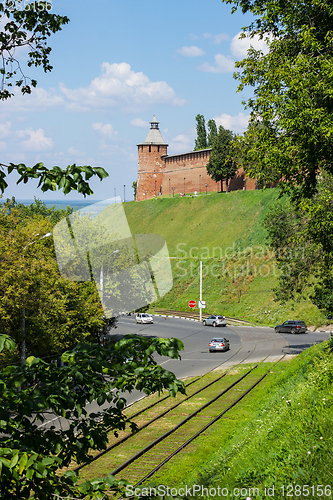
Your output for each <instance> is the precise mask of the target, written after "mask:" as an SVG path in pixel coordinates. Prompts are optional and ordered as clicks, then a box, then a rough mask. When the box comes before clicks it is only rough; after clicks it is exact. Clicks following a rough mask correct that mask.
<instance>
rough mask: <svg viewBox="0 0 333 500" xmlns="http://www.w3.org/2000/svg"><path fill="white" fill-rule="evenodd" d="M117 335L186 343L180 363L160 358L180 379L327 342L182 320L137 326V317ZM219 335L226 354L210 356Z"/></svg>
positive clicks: (123, 322) (158, 319)
mask: <svg viewBox="0 0 333 500" xmlns="http://www.w3.org/2000/svg"><path fill="white" fill-rule="evenodd" d="M115 333H117V334H119V335H125V334H128V333H137V334H138V335H145V336H146V335H147V336H156V337H167V338H170V337H176V338H178V339H180V340H182V342H183V343H184V350H183V351H182V352H181V358H182V359H181V360H180V361H177V360H170V359H166V358H159V359H157V358H156V359H157V360H158V362H159V363H160V364H162V366H163V367H164V368H166V369H168V370H170V371H173V372H174V373H175V374H176V375H177V377H178V378H185V377H191V376H196V375H203V374H204V373H207V372H208V371H210V370H213V369H214V368H218V367H226V366H230V365H232V364H236V363H238V362H240V361H241V360H243V362H245V363H251V362H258V361H262V360H263V359H266V360H267V361H274V360H277V359H279V357H280V356H281V354H287V355H295V354H299V353H300V352H302V351H303V350H304V349H306V348H308V347H310V346H311V345H313V344H315V343H318V342H322V341H323V340H327V339H328V333H326V332H323V333H319V332H317V333H311V332H309V333H306V334H297V335H291V334H279V333H275V331H274V328H268V327H252V326H231V325H227V326H226V327H216V328H213V327H211V326H203V325H202V324H201V323H199V322H198V321H194V320H186V319H182V318H170V317H162V316H154V324H146V325H140V324H138V325H137V324H136V323H135V316H134V315H132V316H123V317H120V318H119V321H118V327H117V329H116V330H115ZM216 336H221V337H226V338H227V339H229V341H230V350H229V351H227V352H216V353H209V350H208V344H209V341H210V340H211V339H212V338H213V337H216Z"/></svg>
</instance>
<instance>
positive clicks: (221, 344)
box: [209, 338, 230, 352]
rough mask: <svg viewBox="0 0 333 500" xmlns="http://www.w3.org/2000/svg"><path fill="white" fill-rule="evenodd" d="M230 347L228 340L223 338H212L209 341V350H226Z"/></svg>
mask: <svg viewBox="0 0 333 500" xmlns="http://www.w3.org/2000/svg"><path fill="white" fill-rule="evenodd" d="M229 349H230V344H229V340H228V339H225V338H216V339H212V340H211V341H210V342H209V352H215V351H228V350H229Z"/></svg>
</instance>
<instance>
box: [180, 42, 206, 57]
mask: <svg viewBox="0 0 333 500" xmlns="http://www.w3.org/2000/svg"><path fill="white" fill-rule="evenodd" d="M176 52H178V53H179V54H181V55H182V56H185V57H198V56H204V55H205V53H206V52H205V51H203V50H202V49H200V48H199V47H197V46H196V45H191V46H190V47H185V46H184V47H182V48H181V49H178V50H176Z"/></svg>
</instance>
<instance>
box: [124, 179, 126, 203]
mask: <svg viewBox="0 0 333 500" xmlns="http://www.w3.org/2000/svg"><path fill="white" fill-rule="evenodd" d="M125 200H126V199H125V184H124V203H125Z"/></svg>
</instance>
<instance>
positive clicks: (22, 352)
mask: <svg viewBox="0 0 333 500" xmlns="http://www.w3.org/2000/svg"><path fill="white" fill-rule="evenodd" d="M36 236H39V233H37V234H36ZM50 236H51V233H46V234H44V235H43V236H41V237H40V238H38V239H37V240H33V241H30V243H28V244H27V245H25V247H24V248H23V252H24V251H25V249H26V248H28V247H29V246H30V245H33V243H36V242H37V241H40V240H43V239H44V238H49V237H50ZM24 257H25V255H24V253H23V259H24ZM23 268H24V264H23ZM21 333H22V344H21V366H24V365H25V352H26V349H25V348H26V331H25V295H23V307H22V323H21Z"/></svg>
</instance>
